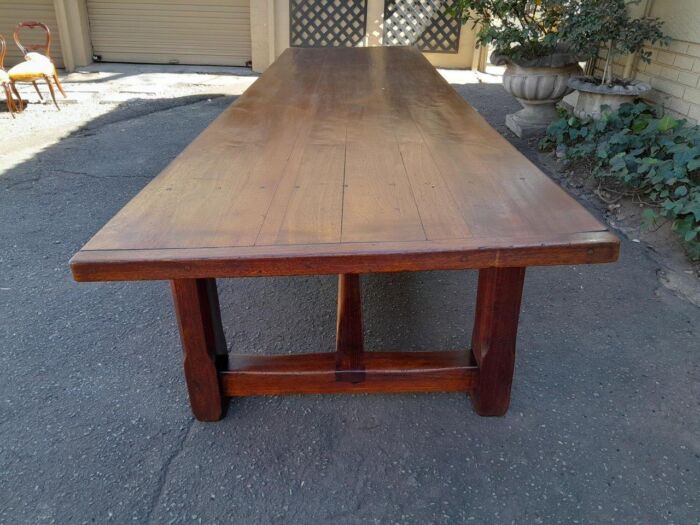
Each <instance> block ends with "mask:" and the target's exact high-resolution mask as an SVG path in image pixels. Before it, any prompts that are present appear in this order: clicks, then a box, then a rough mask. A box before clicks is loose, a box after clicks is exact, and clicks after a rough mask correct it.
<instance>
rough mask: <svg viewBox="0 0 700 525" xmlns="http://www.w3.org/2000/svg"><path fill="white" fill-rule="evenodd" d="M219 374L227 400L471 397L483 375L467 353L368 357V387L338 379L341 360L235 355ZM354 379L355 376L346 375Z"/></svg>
mask: <svg viewBox="0 0 700 525" xmlns="http://www.w3.org/2000/svg"><path fill="white" fill-rule="evenodd" d="M230 363H231V364H230V368H229V370H228V371H223V372H220V373H219V377H220V381H221V384H222V389H223V392H224V395H227V396H255V395H277V394H347V393H370V392H394V393H399V392H469V391H471V390H472V389H473V388H474V385H476V384H477V382H478V377H479V370H478V368H477V367H475V366H474V365H473V364H472V363H471V362H470V354H469V352H465V351H446V352H367V353H366V354H365V369H364V375H365V379H364V381H362V382H360V383H353V382H351V381H344V380H342V379H338V378H337V374H338V372H337V371H336V367H335V355H334V354H332V353H322V354H297V355H282V356H250V355H231V356H230ZM346 373H347V374H348V375H352V374H353V373H354V371H353V370H348V371H347V372H346Z"/></svg>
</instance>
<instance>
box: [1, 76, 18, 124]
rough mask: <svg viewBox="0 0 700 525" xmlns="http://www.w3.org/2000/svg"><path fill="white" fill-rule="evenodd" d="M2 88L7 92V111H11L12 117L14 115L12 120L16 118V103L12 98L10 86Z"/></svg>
mask: <svg viewBox="0 0 700 525" xmlns="http://www.w3.org/2000/svg"><path fill="white" fill-rule="evenodd" d="M2 87H3V89H4V90H5V98H6V99H7V109H8V110H9V112H10V115H12V118H15V101H14V99H13V98H12V92H11V91H10V86H8V85H7V84H3V85H2Z"/></svg>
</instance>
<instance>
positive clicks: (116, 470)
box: [0, 85, 700, 524]
mask: <svg viewBox="0 0 700 525" xmlns="http://www.w3.org/2000/svg"><path fill="white" fill-rule="evenodd" d="M457 87H458V89H459V90H460V92H462V93H463V95H464V96H466V97H467V98H468V99H470V97H473V98H474V100H471V99H470V102H472V103H473V104H474V105H475V107H477V109H479V110H480V111H482V113H486V112H487V111H488V112H492V113H493V114H488V113H486V114H487V116H488V118H489V120H492V121H493V122H494V123H498V122H499V121H500V122H502V121H503V116H504V110H505V109H506V108H508V109H510V107H511V105H512V103H513V101H512V99H510V100H508V99H509V97H507V98H504V97H503V94H498V90H502V88H500V86H493V87H491V86H484V85H474V86H457ZM481 89H483V90H484V91H483V93H484V94H482V92H481V91H479V90H481ZM482 97H484V98H482ZM209 99H210V100H209ZM232 100H234V98H233V97H225V96H217V95H198V96H193V97H183V98H179V99H163V100H155V101H154V100H143V101H140V102H135V103H134V102H130V103H129V104H125V105H122V106H119V107H117V108H116V109H115V110H114V111H112V112H110V113H109V114H107V115H103V116H101V117H99V118H96V119H94V120H93V121H91V122H89V123H87V124H86V125H85V126H84V127H83V128H81V129H79V130H77V131H76V132H74V133H72V134H71V135H70V136H68V137H66V138H65V139H63V140H61V142H59V143H57V144H55V145H52V146H50V147H47V148H46V149H44V150H43V151H41V152H40V153H38V154H37V155H36V156H35V157H33V158H32V159H30V160H28V161H26V162H24V163H22V164H21V165H18V166H16V167H14V168H12V169H10V170H9V171H7V172H6V173H4V174H3V175H0V225H1V227H0V247H1V248H0V262H1V263H2V269H3V271H2V272H1V273H0V305H2V307H3V308H2V315H0V349H2V350H1V351H0V370H1V371H0V443H2V446H1V447H0V487H2V490H0V522H7V523H37V522H42V521H48V522H50V521H55V522H57V523H68V522H83V521H87V522H89V521H94V522H97V523H101V522H107V521H109V520H113V521H114V522H115V523H126V522H132V521H135V522H155V523H161V522H174V523H182V522H185V521H189V520H201V521H202V522H205V523H212V522H231V521H235V522H237V523H284V524H295V523H300V524H308V523H326V522H331V521H334V522H339V523H367V522H380V523H385V522H395V521H403V522H408V523H461V522H468V521H472V520H473V521H474V522H475V523H505V522H508V523H510V522H521V523H536V522H542V523H557V522H564V523H568V522H572V521H575V520H578V519H580V518H581V516H585V517H586V518H587V519H588V520H589V521H591V522H608V521H612V520H613V519H614V520H616V521H620V522H650V523H661V522H664V521H673V522H678V523H683V522H691V521H692V520H693V519H694V518H695V517H696V516H697V512H696V511H697V509H696V508H695V507H694V501H695V500H696V497H695V496H693V494H696V493H697V487H698V480H699V479H700V463H699V462H698V461H697V432H694V431H693V429H697V428H700V411H698V410H697V409H698V404H697V396H694V395H689V393H697V392H698V388H699V386H698V378H697V374H696V371H697V370H698V367H699V366H700V354H698V352H697V348H696V347H697V341H698V333H697V326H698V323H697V320H698V310H697V309H696V308H695V307H693V306H692V305H689V304H688V303H685V302H683V301H681V300H679V299H678V298H677V297H675V296H673V295H671V294H669V293H667V292H665V290H664V289H659V287H658V282H657V279H656V271H657V267H656V266H655V264H654V263H653V262H652V261H651V260H650V259H649V258H648V257H647V256H646V255H645V254H644V251H643V250H642V248H641V247H639V246H637V245H635V244H633V243H630V242H627V241H623V247H622V259H621V261H620V263H619V264H616V265H602V266H590V267H553V268H544V269H540V268H534V269H531V270H528V275H527V277H526V284H525V292H524V301H523V307H522V317H521V325H520V335H519V339H518V343H519V348H518V356H517V364H516V374H515V382H514V392H513V401H512V405H511V410H510V412H509V413H508V415H507V416H506V417H504V418H491V419H488V418H479V417H478V416H476V415H475V414H474V413H473V412H472V410H471V407H470V405H469V401H468V399H467V398H466V396H465V395H462V394H445V395H441V394H435V395H433V394H431V395H357V396H289V397H268V398H263V397H260V398H246V399H235V400H233V401H232V403H231V406H230V408H229V411H228V415H227V417H226V418H225V419H224V420H223V421H221V422H219V423H216V424H202V423H197V422H194V421H193V419H192V416H191V413H190V409H189V404H188V400H187V393H186V389H185V385H184V378H183V374H182V355H181V350H180V340H179V335H178V332H177V328H176V323H175V319H174V314H173V309H172V301H171V297H170V289H169V286H168V284H167V283H165V282H130V283H92V284H77V283H75V282H74V281H73V280H72V278H71V275H70V271H69V268H68V260H69V259H70V257H71V256H72V255H73V254H74V253H75V252H76V251H77V250H78V249H80V247H81V246H82V245H83V244H84V243H85V242H86V241H87V240H88V239H89V238H90V237H91V236H92V235H93V234H94V233H95V232H96V231H97V230H98V229H99V228H100V227H102V226H103V225H104V224H105V223H106V222H107V221H108V220H109V219H110V218H112V216H113V215H114V214H115V213H116V212H118V211H119V210H120V209H121V208H122V207H123V206H124V204H126V203H127V202H128V201H129V200H130V199H131V198H132V197H133V196H134V195H136V194H137V193H138V192H139V191H140V190H141V189H142V188H143V187H144V186H145V185H146V184H147V183H148V182H149V181H150V180H151V179H152V178H153V177H154V176H156V175H157V174H158V173H159V172H160V171H161V170H162V169H163V168H164V167H165V166H166V165H167V164H168V163H169V162H170V161H171V160H172V159H173V158H174V157H175V156H176V155H177V154H178V153H180V152H181V151H182V149H183V148H184V147H185V146H186V145H187V144H189V143H190V142H191V141H192V139H194V138H195V137H196V136H197V135H198V134H199V133H200V132H201V131H202V130H203V129H204V128H205V127H206V126H207V125H208V124H209V123H210V122H211V121H212V120H213V119H214V118H216V116H218V115H219V114H220V113H221V111H223V110H224V109H225V108H226V107H227V105H228V104H229V103H230V102H231V101H232ZM499 104H500V106H499ZM509 138H511V137H509ZM474 285H475V273H474V272H425V273H416V274H384V275H370V276H365V277H363V293H364V313H365V334H366V338H367V347H368V349H370V350H379V349H383V350H419V349H420V350H423V349H425V350H440V349H445V350H447V349H455V348H462V347H464V346H465V345H466V344H467V343H468V341H469V334H470V332H471V323H472V314H473V308H474V300H475V297H474ZM220 298H221V303H222V314H223V323H224V327H225V329H226V335H227V338H228V345H229V349H230V350H231V351H234V352H241V353H286V352H306V351H322V350H328V351H330V350H332V349H333V346H334V331H335V299H336V277H335V276H321V277H299V278H261V279H231V280H224V281H221V282H220ZM650 356H653V358H650ZM193 516H194V517H193Z"/></svg>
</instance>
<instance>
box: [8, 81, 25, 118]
mask: <svg viewBox="0 0 700 525" xmlns="http://www.w3.org/2000/svg"><path fill="white" fill-rule="evenodd" d="M10 87H11V88H12V91H13V92H14V94H15V96H16V97H17V102H18V105H17V106H15V107H16V108H17V112H18V113H19V112H20V111H24V100H22V97H21V95H20V94H19V91H18V90H17V86H15V83H14V82H11V83H10Z"/></svg>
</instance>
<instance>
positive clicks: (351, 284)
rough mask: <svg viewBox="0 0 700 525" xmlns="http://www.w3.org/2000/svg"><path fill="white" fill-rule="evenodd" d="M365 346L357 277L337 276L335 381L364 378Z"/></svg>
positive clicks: (353, 381) (360, 379) (361, 379)
mask: <svg viewBox="0 0 700 525" xmlns="http://www.w3.org/2000/svg"><path fill="white" fill-rule="evenodd" d="M364 357H365V349H364V336H363V333H362V300H361V292H360V276H359V275H357V274H354V273H350V274H347V273H345V274H341V275H339V276H338V314H337V320H336V337H335V369H336V371H337V372H338V373H337V374H336V378H337V380H338V381H350V382H351V383H360V382H362V381H364V380H365V371H364V370H365V362H364Z"/></svg>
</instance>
